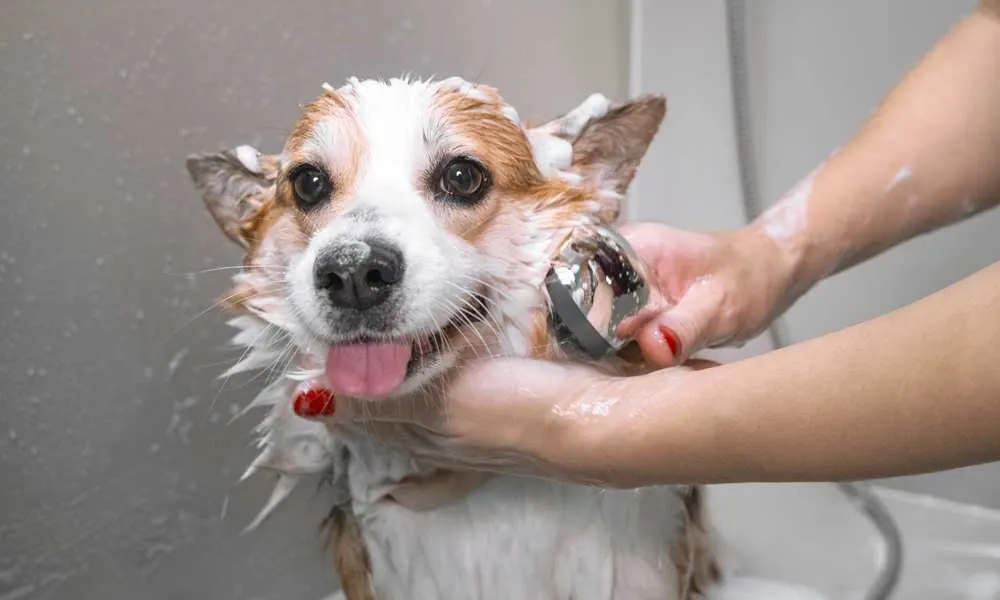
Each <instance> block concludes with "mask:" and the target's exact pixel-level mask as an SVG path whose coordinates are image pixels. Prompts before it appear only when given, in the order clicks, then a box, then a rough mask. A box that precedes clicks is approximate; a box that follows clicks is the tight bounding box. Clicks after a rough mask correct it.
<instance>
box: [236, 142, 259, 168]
mask: <svg viewBox="0 0 1000 600" xmlns="http://www.w3.org/2000/svg"><path fill="white" fill-rule="evenodd" d="M236 158H237V159H239V161H240V163H242V164H243V166H244V167H246V168H247V170H248V171H251V172H253V173H258V174H259V173H260V172H261V168H260V152H259V151H258V150H257V149H256V148H254V147H253V146H247V145H243V146H239V147H237V148H236Z"/></svg>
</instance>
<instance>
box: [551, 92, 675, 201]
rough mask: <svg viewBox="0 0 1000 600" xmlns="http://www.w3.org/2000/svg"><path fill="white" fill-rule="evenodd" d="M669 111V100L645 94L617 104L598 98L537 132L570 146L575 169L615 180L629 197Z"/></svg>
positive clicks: (597, 95) (571, 164)
mask: <svg viewBox="0 0 1000 600" xmlns="http://www.w3.org/2000/svg"><path fill="white" fill-rule="evenodd" d="M666 113H667V101H666V98H664V97H663V96H657V95H645V96H639V97H636V98H633V99H631V100H628V101H626V102H622V103H617V104H615V103H611V102H610V101H608V99H607V98H605V97H604V96H602V95H600V94H594V95H592V96H590V97H589V98H587V99H586V100H585V101H584V102H583V103H582V104H580V105H579V106H577V107H576V108H574V109H573V110H571V111H570V112H568V113H566V114H565V115H563V116H561V117H559V118H557V119H554V120H552V121H550V122H548V123H546V124H545V125H542V126H541V127H539V128H537V129H536V130H534V131H533V132H532V133H533V134H538V133H544V134H547V135H552V136H555V137H558V138H560V139H562V140H565V141H567V142H569V143H570V144H571V145H572V147H573V157H572V161H571V163H570V170H571V171H574V172H576V173H579V174H581V175H583V176H585V177H588V178H589V177H597V178H600V179H603V180H605V181H609V182H611V183H613V185H614V188H615V190H616V191H617V192H619V193H621V194H624V193H625V191H626V190H627V189H628V186H629V185H630V184H631V183H632V179H633V178H634V177H635V171H636V169H637V168H638V167H639V162H640V161H641V160H642V157H643V156H645V154H646V151H647V150H648V149H649V145H650V144H651V143H652V141H653V138H654V137H655V136H656V133H657V131H659V128H660V124H661V123H662V122H663V119H664V117H665V116H666Z"/></svg>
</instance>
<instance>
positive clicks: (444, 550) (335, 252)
mask: <svg viewBox="0 0 1000 600" xmlns="http://www.w3.org/2000/svg"><path fill="white" fill-rule="evenodd" d="M665 114H666V100H665V99H664V98H663V97H659V96H652V95H651V96H641V97H637V98H633V99H630V100H628V101H625V102H620V103H616V102H611V101H609V100H608V99H607V98H605V97H604V96H601V95H598V94H595V95H592V96H590V97H588V98H587V99H586V100H585V101H584V102H583V103H581V104H580V105H579V106H578V107H576V108H574V109H572V110H570V111H569V112H567V113H565V114H564V115H562V116H560V117H558V118H555V119H553V120H551V121H548V122H546V123H542V124H539V125H537V126H532V125H530V124H528V123H526V122H523V121H522V120H521V119H520V117H519V116H518V113H517V111H516V110H515V109H514V108H513V107H511V106H510V105H509V104H507V103H506V102H505V101H504V99H503V98H502V97H501V95H500V93H499V92H498V91H497V90H496V89H494V88H492V87H489V86H486V85H480V84H473V83H470V82H467V81H465V80H462V79H460V78H450V79H443V80H414V79H409V78H401V79H391V80H389V81H384V80H359V79H357V78H352V79H350V80H348V81H347V82H346V83H345V84H344V85H342V86H341V87H339V88H334V87H333V86H330V85H328V84H324V86H323V91H322V94H321V95H319V96H318V97H317V98H316V99H315V100H313V101H312V102H311V103H309V104H308V105H306V106H305V107H304V109H303V111H302V113H301V116H300V117H299V119H298V121H297V122H296V123H295V125H294V126H293V127H292V128H291V132H290V134H289V135H288V138H287V140H286V142H285V145H284V148H283V149H282V150H281V152H280V153H277V154H262V153H260V152H258V151H257V150H256V149H254V148H252V147H250V146H240V147H237V148H232V149H228V150H225V151H221V152H214V153H211V152H210V153H201V154H197V155H192V156H190V157H188V159H187V167H188V171H189V173H190V175H191V178H192V180H193V182H194V185H195V187H196V188H197V190H198V191H199V193H200V194H201V195H202V197H203V200H204V202H205V204H206V206H207V208H208V211H209V212H210V214H211V215H212V216H213V218H214V219H215V221H216V223H217V224H218V226H219V227H220V228H221V229H222V231H223V232H224V233H225V234H226V235H227V236H228V237H229V238H230V239H231V240H232V241H234V242H236V243H237V244H239V245H240V246H242V247H243V248H244V252H245V254H244V266H243V268H242V269H241V270H240V271H239V272H238V274H236V275H235V276H234V281H233V289H232V290H231V293H230V295H229V296H227V298H226V303H227V304H228V306H229V307H231V308H232V309H233V311H235V313H236V316H234V317H233V318H232V320H231V321H230V324H231V325H232V326H233V327H235V328H236V329H237V330H238V333H237V334H236V336H235V338H234V343H235V344H237V345H239V346H242V347H244V348H245V352H244V354H243V357H242V358H241V360H240V361H239V362H237V363H236V364H235V365H233V367H232V368H230V369H229V370H228V371H227V373H226V375H231V374H234V373H240V372H247V371H252V370H258V369H260V370H262V369H269V370H271V371H272V372H274V373H276V374H277V375H278V376H277V377H276V378H275V379H274V381H273V382H272V383H269V384H268V385H267V386H266V387H265V388H264V389H263V391H262V392H261V393H260V395H259V396H258V397H257V398H256V399H254V400H253V401H252V402H250V403H249V405H248V406H247V408H248V409H251V408H255V407H263V408H264V409H266V417H265V418H264V421H263V422H262V423H261V425H260V426H259V432H260V444H261V446H262V448H263V450H262V452H261V454H260V456H259V457H258V458H257V459H256V460H255V461H254V462H253V464H252V465H251V467H250V469H249V470H248V472H247V476H249V475H250V473H252V472H255V471H257V470H259V469H267V470H269V471H272V472H276V473H278V474H279V478H278V483H277V485H276V487H275V490H274V493H273V494H272V496H271V498H270V499H269V500H268V502H267V505H266V506H265V507H264V510H263V511H262V512H261V514H260V516H259V517H258V518H257V519H256V520H255V521H254V523H252V524H251V525H252V526H256V525H258V524H259V523H260V522H261V521H262V520H263V519H264V518H265V517H266V516H267V515H268V514H269V513H270V512H271V511H272V510H273V509H274V508H275V507H276V506H277V505H278V504H279V503H280V502H281V501H282V500H284V499H285V498H286V497H287V496H288V494H289V493H290V491H291V490H292V488H293V487H294V485H295V483H296V482H297V481H298V480H299V479H300V478H302V477H305V476H310V475H315V474H320V475H322V476H325V477H327V478H328V480H329V481H330V482H331V485H332V488H333V491H332V493H331V496H332V497H331V505H332V509H331V514H330V517H329V519H328V527H329V531H330V534H331V545H332V551H333V554H334V559H333V562H334V564H335V567H336V570H337V574H338V577H339V580H340V582H341V591H340V592H339V594H340V595H341V597H344V598H347V599H348V600H374V599H378V600H423V599H428V600H511V599H532V600H690V599H693V598H699V597H703V595H704V594H705V593H706V591H707V590H709V589H710V588H711V587H712V586H714V585H715V584H716V582H717V580H718V579H719V578H720V571H719V568H718V566H717V562H716V556H715V553H714V551H713V544H712V542H711V540H712V536H711V534H710V533H709V527H708V526H707V521H706V515H705V514H704V506H703V501H704V499H703V489H702V488H699V487H694V488H689V487H671V486H662V487H649V488H641V489H635V490H631V489H630V490H625V489H602V488H599V487H596V486H590V485H578V484H570V483H563V482H559V481H549V480H546V479H542V478H531V477H520V476H513V475H502V474H489V475H485V474H470V473H464V474H462V473H458V474H456V473H451V474H447V473H446V474H442V473H440V472H438V471H435V470H433V469H431V468H429V467H428V466H427V465H423V464H421V463H420V461H419V460H417V459H415V458H414V457H413V456H409V455H407V454H406V453H405V452H400V451H398V450H393V449H390V448H389V447H387V446H385V445H384V444H381V443H379V441H378V440H376V439H372V438H371V437H368V436H366V435H365V434H364V431H362V430H358V429H352V428H351V427H349V426H341V425H328V424H325V423H324V422H323V421H322V420H321V419H312V418H304V417H302V416H300V413H301V411H299V413H297V412H296V406H295V405H296V404H297V403H300V402H305V403H307V404H308V403H311V402H313V403H314V402H315V401H316V400H317V399H319V400H320V401H322V400H324V399H329V393H330V392H332V393H333V394H335V395H336V396H337V397H343V396H348V397H351V398H358V399H362V400H363V401H366V402H378V401H379V400H380V399H384V398H387V397H397V398H398V397H405V398H412V399H413V402H422V401H425V399H424V398H422V395H423V394H429V393H431V390H432V389H433V388H434V384H435V382H438V381H439V380H440V378H441V377H443V376H445V375H446V374H447V373H449V372H450V371H451V370H453V369H460V368H462V364H463V362H464V361H467V360H469V359H470V358H473V357H476V356H482V355H484V354H490V355H497V356H499V355H505V356H538V357H545V358H550V359H560V358H565V357H564V356H563V355H562V354H561V351H560V350H559V346H558V344H557V343H556V341H555V340H554V339H552V337H553V336H552V335H551V333H550V329H549V327H548V319H547V298H546V296H545V292H544V289H543V287H544V286H543V280H544V277H545V275H546V272H547V270H548V267H549V264H550V260H551V258H552V256H553V255H554V253H555V252H556V251H557V249H558V246H559V244H560V242H561V241H562V240H564V239H565V238H566V237H567V235H569V232H570V231H572V230H573V229H574V228H578V227H587V226H592V225H610V226H613V225H615V224H616V223H617V221H618V219H619V214H620V209H621V203H622V199H623V197H624V195H625V193H626V192H627V189H628V186H629V184H630V183H631V181H632V179H633V177H634V175H635V172H636V169H637V167H638V165H639V163H640V160H641V159H642V157H643V155H644V154H645V152H646V150H647V148H648V146H649V144H650V143H651V142H652V140H653V138H654V136H655V135H656V133H657V131H658V129H659V127H660V124H661V122H662V120H663V119H664V117H665ZM607 363H608V364H607V365H606V366H607V367H608V368H609V369H611V370H612V371H615V370H618V371H619V372H621V369H623V368H624V367H622V366H621V365H620V364H619V363H618V362H615V361H614V360H609V361H607ZM324 406H325V405H324ZM299 408H301V407H299ZM323 408H324V407H323V406H321V407H320V408H319V409H318V410H319V412H320V413H321V412H322V410H323ZM448 476H454V477H456V478H457V481H460V482H461V483H457V484H452V485H445V486H440V485H437V486H436V485H434V481H440V478H441V477H448ZM404 481H405V482H406V483H407V485H408V486H409V487H410V488H411V489H412V487H413V483H414V482H418V483H419V482H420V481H427V482H428V488H427V489H428V493H427V495H426V496H425V497H423V498H420V499H419V501H418V502H416V504H419V506H413V505H410V504H408V503H405V502H400V501H398V499H397V498H396V497H394V496H393V490H394V489H395V488H396V487H397V486H399V485H400V484H401V482H404ZM417 488H418V489H419V485H417ZM441 489H445V490H446V491H445V492H444V493H441V492H440V490H441ZM418 496H419V494H418Z"/></svg>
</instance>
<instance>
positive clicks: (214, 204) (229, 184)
mask: <svg viewBox="0 0 1000 600" xmlns="http://www.w3.org/2000/svg"><path fill="white" fill-rule="evenodd" d="M186 164H187V170H188V173H189V174H190V175H191V180H192V181H193V182H194V186H195V188H196V189H197V190H198V191H199V192H201V196H202V200H204V202H205V206H207V207H208V211H209V212H210V213H211V214H212V217H213V218H214V219H215V222H216V223H217V224H218V225H219V227H220V228H221V229H222V231H224V232H225V233H226V235H227V236H229V238H230V239H231V240H233V241H234V242H236V243H237V244H239V245H240V246H243V247H244V248H246V247H247V246H248V245H249V243H250V240H249V239H248V237H247V234H248V229H247V227H245V225H247V224H249V223H251V222H252V221H253V219H254V217H255V216H256V215H257V214H258V213H259V212H260V211H261V210H262V209H263V208H264V207H265V205H266V204H267V203H269V202H273V201H274V185H275V179H276V178H277V175H278V157H277V156H275V155H267V156H263V155H261V153H260V152H258V151H257V150H256V149H255V148H252V147H250V146H239V147H237V148H233V149H232V150H224V151H222V152H214V153H212V152H205V153H200V154H194V155H192V156H189V157H188V159H187V163H186Z"/></svg>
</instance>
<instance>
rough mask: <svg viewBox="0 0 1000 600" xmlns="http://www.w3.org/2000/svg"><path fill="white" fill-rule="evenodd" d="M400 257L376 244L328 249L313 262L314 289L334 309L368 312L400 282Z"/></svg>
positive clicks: (389, 249) (389, 246) (401, 271)
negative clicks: (327, 300) (323, 294)
mask: <svg viewBox="0 0 1000 600" xmlns="http://www.w3.org/2000/svg"><path fill="white" fill-rule="evenodd" d="M404 270H405V266H404V264H403V255H402V253H401V252H400V251H399V250H398V249H397V248H395V247H394V246H391V245H389V244H386V243H384V242H380V241H377V240H368V241H365V242H352V243H349V244H342V245H339V246H336V247H334V248H331V249H330V250H329V251H328V252H326V253H324V254H323V255H321V256H320V258H319V259H317V260H316V267H315V274H314V275H315V280H316V287H317V289H319V290H322V291H324V292H325V293H326V294H327V295H328V296H329V298H330V303H331V304H333V305H334V306H336V307H337V308H349V309H354V310H367V309H369V308H372V307H374V306H378V305H379V304H382V303H383V302H385V301H386V300H387V299H388V298H389V296H390V295H392V292H393V289H394V288H395V287H396V286H397V285H398V284H399V283H400V282H401V281H402V279H403V272H404Z"/></svg>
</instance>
